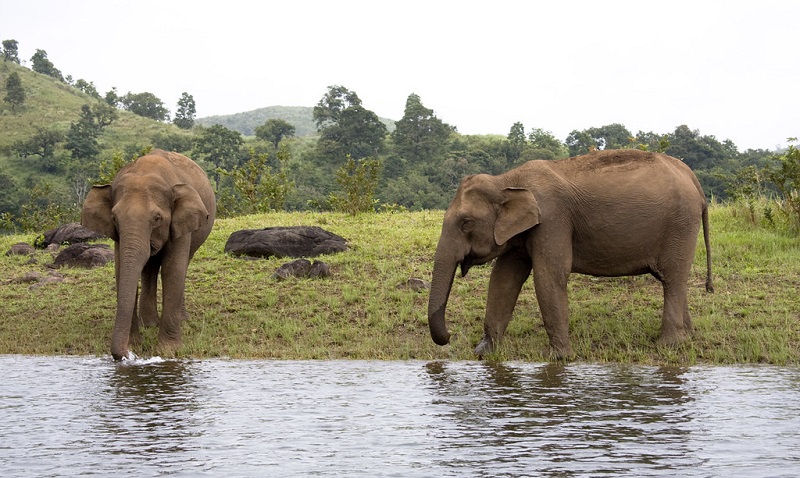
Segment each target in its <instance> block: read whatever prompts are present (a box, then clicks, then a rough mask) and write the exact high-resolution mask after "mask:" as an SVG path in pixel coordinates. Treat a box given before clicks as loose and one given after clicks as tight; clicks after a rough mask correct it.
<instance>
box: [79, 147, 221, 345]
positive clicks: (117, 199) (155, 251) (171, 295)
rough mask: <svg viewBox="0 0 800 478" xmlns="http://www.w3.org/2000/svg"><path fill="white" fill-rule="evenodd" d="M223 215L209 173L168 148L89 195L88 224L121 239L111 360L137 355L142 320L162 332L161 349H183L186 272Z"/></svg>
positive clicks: (83, 217) (124, 170)
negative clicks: (159, 299) (218, 211)
mask: <svg viewBox="0 0 800 478" xmlns="http://www.w3.org/2000/svg"><path fill="white" fill-rule="evenodd" d="M215 211H216V201H215V198H214V191H213V190H212V189H211V184H210V182H209V180H208V176H206V174H205V172H204V171H203V170H202V169H201V168H200V167H199V166H198V165H197V164H196V163H195V162H194V161H192V160H191V159H189V158H187V157H186V156H183V155H181V154H177V153H170V152H166V151H161V150H153V151H152V152H150V153H149V154H147V155H145V156H142V157H141V158H139V159H137V160H136V161H135V162H133V163H131V164H129V165H126V166H125V167H123V168H122V169H121V170H120V171H119V173H117V175H116V177H115V178H114V181H113V183H112V184H110V185H103V186H95V187H93V188H92V190H91V191H90V192H89V194H88V196H87V197H86V201H85V202H84V205H83V211H82V213H81V223H82V224H83V225H84V226H86V227H88V228H90V229H93V230H95V231H98V232H101V233H103V234H105V235H106V236H108V237H110V238H111V239H113V240H114V252H115V273H116V285H117V311H116V318H115V321H114V330H113V333H112V337H111V355H112V356H113V357H114V359H115V360H122V359H123V358H126V357H129V356H131V353H130V350H129V340H131V339H132V340H133V341H137V340H139V339H140V331H139V320H140V317H139V316H141V321H142V323H143V325H145V326H152V325H158V326H159V331H158V346H159V349H160V350H161V351H162V352H163V353H170V352H173V351H174V350H176V349H177V348H178V347H180V345H181V329H180V327H181V321H182V320H183V319H184V318H185V317H186V309H185V306H184V288H185V284H186V270H187V268H188V267H189V261H190V260H191V259H192V256H194V253H195V251H197V248H198V247H200V245H201V244H202V243H203V242H204V241H205V240H206V238H207V237H208V235H209V233H210V232H211V227H212V226H213V224H214V214H215ZM159 271H160V273H161V284H162V311H161V312H162V314H161V318H160V320H159V316H158V310H157V304H156V288H157V284H158V274H159ZM140 277H141V281H142V293H141V299H140V301H139V310H138V313H137V304H136V302H137V296H138V290H139V286H138V284H139V278H140Z"/></svg>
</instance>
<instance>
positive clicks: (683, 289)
mask: <svg viewBox="0 0 800 478" xmlns="http://www.w3.org/2000/svg"><path fill="white" fill-rule="evenodd" d="M701 222H702V225H703V237H704V240H705V246H706V258H707V263H706V268H707V271H706V273H707V276H706V289H707V290H708V291H709V292H713V286H712V282H711V249H710V245H709V238H708V204H707V202H706V198H705V195H704V194H703V190H702V188H701V187H700V183H699V182H698V181H697V178H696V177H695V175H694V173H693V172H692V171H691V169H689V167H688V166H686V165H685V164H684V163H683V162H681V161H680V160H678V159H675V158H672V157H670V156H666V155H664V154H658V153H648V152H643V151H638V150H611V151H598V152H593V153H591V154H587V155H584V156H578V157H574V158H568V159H563V160H559V161H530V162H528V163H526V164H524V165H522V166H520V167H518V168H516V169H513V170H511V171H508V172H506V173H504V174H500V175H497V176H490V175H486V174H478V175H474V176H468V177H466V178H464V180H463V181H462V182H461V185H460V186H459V188H458V191H457V192H456V196H455V198H454V199H453V202H452V203H450V206H449V207H448V209H447V211H446V212H445V215H444V221H443V224H442V234H441V237H440V239H439V243H438V245H437V247H436V255H435V259H434V266H433V280H432V283H431V292H430V298H429V302H428V324H429V326H430V331H431V337H432V338H433V341H434V342H436V343H437V344H439V345H445V344H447V343H448V342H449V340H450V334H449V332H448V330H447V326H446V325H445V319H444V315H445V309H446V307H447V299H448V296H449V295H450V288H451V287H452V284H453V277H454V275H455V272H456V267H457V266H458V265H460V266H461V275H462V276H464V275H466V274H467V271H468V270H469V268H470V267H471V266H473V265H476V264H484V263H486V262H489V261H491V260H493V259H496V261H495V264H494V268H493V269H492V273H491V277H490V280H489V291H488V298H487V301H486V316H485V321H484V336H483V339H482V340H481V342H480V343H479V344H478V346H477V348H476V349H475V353H476V354H477V355H478V356H483V355H484V354H487V353H490V352H491V351H493V350H494V347H495V345H496V344H497V343H498V341H499V340H500V339H501V338H502V336H503V333H504V332H505V330H506V327H507V326H508V323H509V321H510V320H511V315H512V312H513V311H514V306H515V304H516V302H517V298H518V297H519V293H520V289H521V288H522V284H523V283H524V282H525V281H526V280H527V278H528V276H529V275H530V273H531V270H532V271H533V277H534V287H535V289H536V298H537V300H538V302H539V308H540V311H541V313H542V319H543V321H544V326H545V329H546V331H547V336H548V338H549V341H550V351H549V353H550V354H551V356H552V357H558V358H568V357H571V356H572V355H573V351H572V348H571V346H570V343H569V328H568V326H569V305H568V302H567V278H568V276H569V274H570V273H571V272H577V273H581V274H589V275H593V276H606V277H613V276H626V275H639V274H648V273H649V274H652V275H653V276H654V277H655V278H656V279H658V280H659V281H661V283H662V285H663V288H664V309H663V314H662V320H661V334H660V336H659V338H658V343H659V344H674V343H678V342H680V341H681V340H682V339H684V338H685V337H686V336H687V334H688V333H689V332H690V331H691V329H692V322H691V317H690V316H689V306H688V303H687V299H686V293H687V288H688V285H687V282H688V279H689V274H690V272H691V267H692V261H693V258H694V253H695V246H696V244H697V234H698V230H699V227H700V223H701Z"/></svg>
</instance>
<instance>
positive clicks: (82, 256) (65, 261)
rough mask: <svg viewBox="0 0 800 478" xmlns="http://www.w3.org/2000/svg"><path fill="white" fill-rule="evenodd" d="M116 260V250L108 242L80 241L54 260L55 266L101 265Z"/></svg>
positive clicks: (88, 266) (89, 266) (87, 266)
mask: <svg viewBox="0 0 800 478" xmlns="http://www.w3.org/2000/svg"><path fill="white" fill-rule="evenodd" d="M113 260H114V250H113V249H111V247H109V246H108V245H107V244H87V243H85V242H79V243H77V244H72V245H70V246H68V247H67V248H65V249H64V250H63V251H61V252H60V253H59V254H58V256H56V258H55V260H54V261H53V267H63V266H72V267H86V268H91V267H100V266H104V265H106V264H108V263H109V262H111V261H113Z"/></svg>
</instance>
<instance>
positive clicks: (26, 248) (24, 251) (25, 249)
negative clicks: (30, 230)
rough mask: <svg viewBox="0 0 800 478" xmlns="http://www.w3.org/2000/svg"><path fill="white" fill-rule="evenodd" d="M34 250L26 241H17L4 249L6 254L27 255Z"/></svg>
mask: <svg viewBox="0 0 800 478" xmlns="http://www.w3.org/2000/svg"><path fill="white" fill-rule="evenodd" d="M34 252H36V249H34V248H33V246H32V245H30V244H28V243H27V242H18V243H16V244H14V245H13V246H11V249H9V250H8V251H6V255H7V256H29V255H31V254H33V253H34Z"/></svg>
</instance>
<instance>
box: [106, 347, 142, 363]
mask: <svg viewBox="0 0 800 478" xmlns="http://www.w3.org/2000/svg"><path fill="white" fill-rule="evenodd" d="M111 356H112V357H113V358H114V361H115V362H124V361H126V360H136V359H138V358H139V356H138V355H136V354H135V353H133V352H131V351H130V350H128V351H126V352H125V353H119V352H116V353H115V352H112V353H111Z"/></svg>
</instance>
